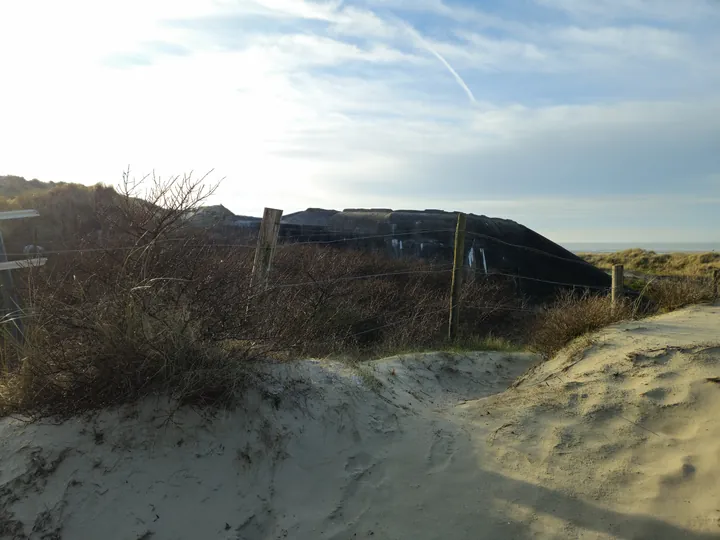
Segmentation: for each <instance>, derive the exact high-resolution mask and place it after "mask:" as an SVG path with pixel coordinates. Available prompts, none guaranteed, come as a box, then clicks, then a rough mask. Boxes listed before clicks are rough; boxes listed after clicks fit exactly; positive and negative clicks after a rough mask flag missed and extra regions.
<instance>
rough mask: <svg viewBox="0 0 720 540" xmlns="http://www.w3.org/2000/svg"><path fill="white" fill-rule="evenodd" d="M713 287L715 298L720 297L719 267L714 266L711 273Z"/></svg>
mask: <svg viewBox="0 0 720 540" xmlns="http://www.w3.org/2000/svg"><path fill="white" fill-rule="evenodd" d="M712 279H713V287H714V290H715V298H718V297H720V269H718V268H715V269H714V270H713V274H712Z"/></svg>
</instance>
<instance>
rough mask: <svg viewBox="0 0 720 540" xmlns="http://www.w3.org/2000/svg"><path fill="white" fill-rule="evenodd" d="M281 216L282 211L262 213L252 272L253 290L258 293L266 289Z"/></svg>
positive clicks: (269, 210) (270, 210)
mask: <svg viewBox="0 0 720 540" xmlns="http://www.w3.org/2000/svg"><path fill="white" fill-rule="evenodd" d="M282 214H283V211H282V210H276V209H274V208H266V209H265V211H264V212H263V218H262V223H261V224H260V232H259V234H258V241H257V248H256V249H255V261H254V263H253V272H252V285H253V289H256V290H258V291H264V290H265V289H266V288H267V284H268V278H269V276H270V267H271V266H272V259H273V255H274V254H275V246H277V238H278V233H279V232H280V218H281V217H282Z"/></svg>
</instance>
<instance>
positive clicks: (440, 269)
mask: <svg viewBox="0 0 720 540" xmlns="http://www.w3.org/2000/svg"><path fill="white" fill-rule="evenodd" d="M454 231H455V230H454V229H449V228H439V229H422V230H415V231H408V232H394V233H387V234H370V235H360V236H355V235H352V236H347V237H344V238H335V239H323V240H308V241H298V242H287V243H281V244H278V245H277V249H279V250H291V249H293V248H297V247H302V246H325V245H334V244H342V243H353V242H357V241H363V240H378V239H390V240H392V239H400V238H405V237H408V236H413V237H417V236H418V235H428V234H438V233H448V234H449V233H454ZM466 234H467V235H469V236H470V237H473V238H482V239H485V240H489V241H490V242H494V243H498V244H500V245H504V246H508V247H512V248H514V249H521V250H527V251H528V252H532V253H533V254H535V255H540V256H546V257H549V258H552V259H555V260H562V261H566V262H571V263H576V264H581V265H584V266H590V267H593V268H595V267H594V266H593V265H591V264H590V263H587V262H586V261H583V260H581V259H577V258H575V259H571V258H568V257H562V256H559V255H556V254H554V253H548V252H545V251H542V250H539V249H537V248H533V247H529V246H523V245H520V244H513V243H510V242H507V241H504V240H501V239H499V238H496V237H493V236H491V235H487V234H482V233H477V232H473V231H467V232H466ZM307 237H308V235H303V236H296V237H285V238H282V237H281V240H292V239H295V238H307ZM178 242H180V243H182V242H184V243H185V245H183V246H182V247H183V248H184V249H188V250H193V249H249V250H255V249H256V248H257V246H256V245H252V244H247V243H212V242H205V243H194V242H192V240H189V239H188V238H169V239H160V240H156V241H152V242H150V243H147V244H135V245H126V246H107V247H86V248H73V249H60V250H42V251H41V252H40V253H38V254H33V256H39V255H42V256H47V255H69V254H85V253H112V252H132V251H135V250H137V251H142V250H147V249H152V248H162V246H163V245H165V244H168V243H178ZM471 247H472V246H471ZM7 255H8V256H11V257H26V258H27V257H28V254H27V253H9V254H7ZM452 271H453V268H452V264H451V263H445V264H430V265H429V266H428V267H427V268H424V269H412V270H399V271H391V272H378V273H368V274H363V275H348V276H339V277H333V278H329V279H317V280H307V281H292V282H286V283H274V284H271V285H270V286H269V287H267V288H266V289H265V290H263V291H261V292H259V293H256V294H254V295H251V296H250V297H249V299H252V298H255V297H257V296H261V295H263V294H267V293H269V292H272V291H276V290H280V289H286V288H296V287H322V286H326V285H331V284H335V283H341V282H349V281H355V280H371V279H380V278H392V277H397V276H412V275H423V274H424V275H448V277H449V276H450V274H451V273H452ZM477 277H480V278H492V277H502V278H507V279H513V280H528V281H532V282H538V283H544V284H547V285H552V286H554V287H572V288H581V289H591V290H598V291H608V290H609V289H610V287H609V286H597V285H588V284H584V283H570V282H564V281H556V280H548V279H543V278H539V277H535V276H527V275H521V274H517V273H508V272H502V271H489V272H487V273H486V274H479V276H477ZM463 308H464V309H465V308H467V309H473V310H489V311H490V310H492V311H508V312H518V313H535V312H537V309H529V308H527V307H521V306H518V305H504V304H501V303H497V304H493V305H491V304H478V305H468V306H463ZM449 309H450V307H449V306H448V307H446V308H443V309H442V310H438V311H432V312H428V313H425V314H424V315H433V314H437V313H440V312H447V311H448V310H449ZM30 315H31V313H22V314H14V315H13V316H12V317H11V319H14V318H17V317H26V316H30ZM415 317H417V315H413V316H412V317H408V318H404V319H400V320H398V321H394V322H392V323H389V324H385V325H382V326H379V327H376V328H371V329H366V330H363V331H361V332H358V333H356V334H352V335H351V336H352V337H358V336H361V335H363V334H367V333H371V332H376V331H379V330H382V329H385V328H388V327H392V326H396V325H401V324H404V323H405V322H408V321H409V320H411V319H413V318H415ZM3 321H4V319H3V320H0V323H2V322H3Z"/></svg>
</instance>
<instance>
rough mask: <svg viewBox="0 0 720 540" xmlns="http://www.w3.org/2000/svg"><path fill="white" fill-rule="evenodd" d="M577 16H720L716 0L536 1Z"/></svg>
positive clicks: (666, 18)
mask: <svg viewBox="0 0 720 540" xmlns="http://www.w3.org/2000/svg"><path fill="white" fill-rule="evenodd" d="M535 1H536V2H537V3H538V4H540V5H543V6H546V7H550V8H554V9H559V10H562V11H566V12H568V13H571V14H573V15H576V16H588V17H591V16H592V17H603V18H605V19H630V18H637V17H644V18H648V19H655V20H670V21H673V20H692V19H696V20H697V19H702V18H704V17H716V16H720V6H719V5H718V3H717V2H715V0H682V1H678V0H535Z"/></svg>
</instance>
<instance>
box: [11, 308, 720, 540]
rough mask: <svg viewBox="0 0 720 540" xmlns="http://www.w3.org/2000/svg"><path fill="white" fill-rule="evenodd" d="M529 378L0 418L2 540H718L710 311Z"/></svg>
mask: <svg viewBox="0 0 720 540" xmlns="http://www.w3.org/2000/svg"><path fill="white" fill-rule="evenodd" d="M536 362H537V359H536V358H535V357H533V356H532V355H529V354H505V353H480V352H478V353H469V354H449V353H442V354H418V355H406V356H402V357H394V358H388V359H384V360H379V361H377V362H373V363H370V364H367V365H364V366H362V367H361V368H357V367H349V366H347V365H343V364H341V363H335V362H327V361H303V362H295V363H292V364H283V365H273V366H267V367H266V368H265V371H264V372H262V373H259V374H258V375H257V378H258V382H257V383H256V384H254V385H253V390H247V391H246V393H245V395H244V398H243V400H242V401H241V404H240V406H239V407H238V408H237V410H235V411H232V412H222V413H218V414H216V415H214V417H208V416H207V415H201V414H199V413H198V412H196V411H193V410H189V409H180V410H177V411H174V414H171V413H172V412H173V407H172V404H169V403H165V402H162V401H159V400H147V401H145V402H143V403H139V404H136V405H133V406H128V407H125V408H123V409H120V410H113V411H104V412H102V413H101V414H99V415H97V416H95V417H93V418H85V419H75V420H72V421H68V422H64V423H61V424H59V425H53V424H51V423H43V424H27V423H24V422H22V421H20V420H18V419H4V420H2V421H0V464H1V466H0V538H32V539H36V538H37V539H40V538H44V539H51V538H53V539H55V538H62V539H95V538H99V539H103V540H114V539H118V540H121V539H122V540H127V539H130V540H136V539H143V540H148V539H151V538H152V539H153V540H185V539H187V540H190V539H192V540H195V539H202V540H204V539H216V538H217V539H246V540H255V539H262V540H266V539H267V540H269V539H282V538H289V539H307V540H317V539H337V540H344V539H355V538H363V539H364V538H373V539H388V540H400V539H420V540H422V539H427V540H430V539H433V540H435V539H519V540H522V539H526V538H528V539H529V538H542V539H545V538H547V539H575V538H582V539H611V538H621V539H648V540H650V539H682V538H687V539H692V540H699V539H710V538H720V422H718V421H717V420H716V418H717V417H718V416H720V384H718V383H716V382H710V381H708V378H712V377H720V307H711V306H704V307H693V308H690V309H687V310H683V311H680V312H676V313H673V314H670V315H666V316H663V317H659V318H656V319H650V320H645V321H642V322H634V323H627V324H620V325H616V326H614V327H612V328H609V329H606V330H604V331H602V332H600V333H599V334H597V335H596V336H593V338H592V339H583V340H580V341H579V342H578V343H577V344H575V345H574V346H573V347H570V348H569V349H568V350H567V351H566V352H564V353H563V354H561V355H560V356H558V357H557V358H555V359H553V360H552V361H550V362H546V363H544V364H542V365H539V366H535V367H533V368H531V366H533V365H534V364H535V363H536ZM529 368H531V369H529ZM523 374H524V375H523ZM521 375H523V376H522V378H521V379H520V380H519V381H518V377H520V376H521ZM513 383H515V384H513Z"/></svg>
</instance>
